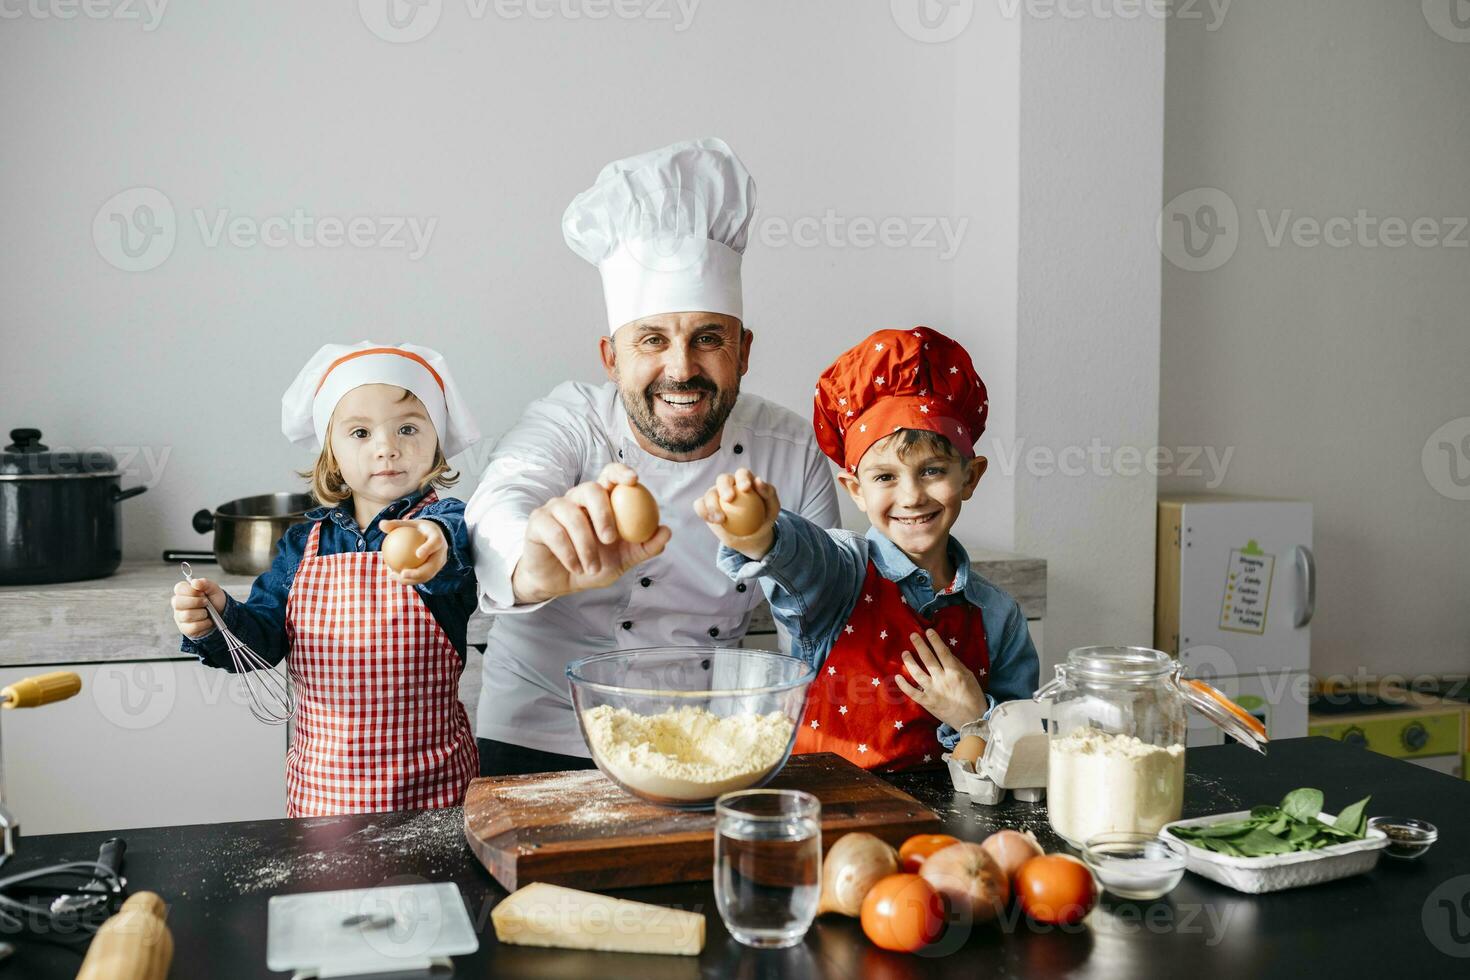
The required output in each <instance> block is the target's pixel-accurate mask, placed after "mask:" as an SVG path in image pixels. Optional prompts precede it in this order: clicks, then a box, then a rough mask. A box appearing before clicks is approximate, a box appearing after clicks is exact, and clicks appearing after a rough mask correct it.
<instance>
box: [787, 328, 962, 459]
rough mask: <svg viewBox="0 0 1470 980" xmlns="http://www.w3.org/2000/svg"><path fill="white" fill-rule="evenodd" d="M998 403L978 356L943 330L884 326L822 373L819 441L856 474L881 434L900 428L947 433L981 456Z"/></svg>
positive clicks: (816, 422)
mask: <svg viewBox="0 0 1470 980" xmlns="http://www.w3.org/2000/svg"><path fill="white" fill-rule="evenodd" d="M989 407H990V402H989V399H988V396H987V395H986V393H985V382H983V381H981V380H980V375H978V374H976V373H975V366H974V365H973V364H972V363H970V355H969V354H967V353H966V352H965V349H964V348H963V347H961V346H960V345H959V344H957V343H955V342H954V341H953V340H950V339H949V338H948V337H946V336H945V335H944V334H942V333H940V332H939V331H937V330H931V329H929V328H928V327H913V328H911V329H908V330H879V331H878V332H876V333H874V334H872V335H871V336H869V337H868V338H867V339H866V340H864V341H863V342H862V343H860V344H858V345H857V346H856V347H854V348H852V349H851V350H849V351H847V352H846V353H844V354H843V355H842V356H841V357H839V358H837V360H835V361H833V362H832V365H831V366H830V367H829V368H827V370H825V371H823V372H822V376H821V377H820V378H818V379H817V393H816V409H815V411H814V413H813V418H812V423H813V425H814V427H815V428H816V434H817V444H818V445H819V446H821V447H822V452H824V453H826V454H827V455H828V456H830V457H831V458H832V459H833V461H835V462H836V463H837V465H838V466H841V467H843V468H844V469H846V470H847V471H848V472H849V473H856V472H857V466H858V461H859V460H860V459H862V458H863V454H864V453H866V452H867V451H868V450H869V449H871V448H872V447H873V444H874V443H875V442H877V441H878V440H880V439H882V438H884V437H886V436H890V435H892V434H893V433H895V432H897V431H898V430H899V429H923V430H925V431H928V432H937V433H938V434H940V435H942V436H944V437H945V438H946V439H948V440H949V441H950V442H951V443H953V444H954V447H955V448H956V449H958V450H959V451H960V453H961V455H964V456H967V457H968V456H973V455H974V447H975V442H976V441H977V440H978V439H979V438H980V434H981V433H982V432H984V431H985V416H986V414H987V412H988V411H989Z"/></svg>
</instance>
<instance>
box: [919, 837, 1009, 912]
mask: <svg viewBox="0 0 1470 980" xmlns="http://www.w3.org/2000/svg"><path fill="white" fill-rule="evenodd" d="M919 875H920V876H921V877H922V878H923V879H924V880H925V881H927V882H928V883H929V884H931V885H933V886H934V890H935V891H937V892H939V894H941V895H943V896H944V900H945V901H946V902H948V903H949V909H950V914H951V915H960V916H964V915H966V914H968V915H969V917H970V921H972V922H989V921H990V920H991V919H994V918H996V917H997V916H999V915H1000V914H1001V913H1002V912H1004V911H1005V907H1006V902H1008V901H1010V899H1011V879H1010V876H1009V875H1007V874H1006V873H1005V871H1003V870H1002V869H1001V866H1000V865H999V864H998V863H996V860H995V858H993V857H991V856H990V855H989V854H988V853H987V852H986V850H985V848H984V847H981V846H980V845H979V844H971V843H969V842H967V841H961V842H960V843H958V844H951V845H949V846H948V847H946V848H945V849H944V850H942V851H935V852H934V853H933V854H931V855H929V860H927V861H925V862H924V866H923V867H922V868H920V869H919Z"/></svg>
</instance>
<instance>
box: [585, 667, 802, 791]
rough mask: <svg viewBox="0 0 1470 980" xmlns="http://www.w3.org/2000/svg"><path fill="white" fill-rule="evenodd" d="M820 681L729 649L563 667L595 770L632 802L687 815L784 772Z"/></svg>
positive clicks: (799, 668)
mask: <svg viewBox="0 0 1470 980" xmlns="http://www.w3.org/2000/svg"><path fill="white" fill-rule="evenodd" d="M814 677H816V670H815V669H813V668H812V667H811V666H810V665H809V664H807V663H805V662H804V661H802V660H800V659H798V658H796V657H788V656H786V655H785V654H782V653H774V652H770V651H766V650H741V649H731V648H723V647H650V648H647V649H642V650H619V651H617V652H615V653H600V654H597V655H595V656H591V657H583V658H582V659H581V660H576V661H573V662H572V663H571V664H568V665H567V679H568V681H569V682H570V684H571V689H572V706H573V707H574V708H575V710H576V713H577V724H578V725H580V726H581V729H582V737H583V739H585V740H586V742H587V747H588V749H589V750H590V751H591V752H592V759H593V761H594V762H596V763H597V767H598V768H599V769H601V770H602V772H603V773H604V774H605V775H606V776H607V777H608V778H609V779H611V780H612V781H613V782H615V783H617V784H618V785H619V786H621V787H622V788H623V789H624V790H626V791H627V792H629V793H632V794H633V795H634V796H637V797H639V798H641V799H645V800H648V801H649V802H650V803H658V804H661V805H663V806H670V807H677V808H680V809H691V810H707V809H710V808H711V807H713V806H714V802H715V798H716V797H718V796H719V795H720V794H721V793H729V792H733V791H735V790H741V789H750V788H751V787H755V786H763V785H765V783H767V782H768V781H769V780H770V779H771V778H772V777H773V776H775V775H776V773H778V772H780V771H781V767H782V766H784V765H785V764H786V760H787V758H788V757H790V755H791V747H792V745H794V744H795V743H796V728H797V725H799V724H800V723H801V716H802V713H803V712H804V710H805V707H806V692H807V688H808V687H809V686H810V685H811V682H812V679H813V678H814Z"/></svg>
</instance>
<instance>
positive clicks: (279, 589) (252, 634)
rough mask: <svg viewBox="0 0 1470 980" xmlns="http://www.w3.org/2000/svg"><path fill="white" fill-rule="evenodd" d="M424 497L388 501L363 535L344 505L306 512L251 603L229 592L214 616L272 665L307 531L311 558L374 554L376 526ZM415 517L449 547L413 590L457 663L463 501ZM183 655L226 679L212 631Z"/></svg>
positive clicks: (223, 654) (465, 543)
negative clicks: (313, 551)
mask: <svg viewBox="0 0 1470 980" xmlns="http://www.w3.org/2000/svg"><path fill="white" fill-rule="evenodd" d="M426 493H428V491H427V490H421V491H419V492H418V493H413V494H410V495H409V496H407V497H401V498H399V499H398V500H395V501H393V503H391V504H389V505H388V506H387V507H384V508H383V510H382V511H381V512H379V514H378V516H377V517H374V518H373V520H372V523H371V524H369V525H368V528H367V530H366V532H364V531H363V530H362V529H360V528H359V527H358V526H357V519H356V518H355V517H354V516H353V513H352V509H351V499H350V498H349V499H348V500H346V501H343V502H342V503H340V504H338V505H337V506H335V507H317V508H315V509H314V510H309V511H307V512H306V519H307V523H305V524H293V525H292V526H291V527H289V528H287V529H286V533H285V534H283V535H281V540H280V543H279V545H278V547H277V552H276V558H275V561H274V562H272V563H271V567H270V569H269V570H267V571H266V572H265V573H264V574H262V575H261V576H260V577H258V578H257V579H256V580H255V584H254V585H253V586H252V587H251V589H250V598H249V599H248V600H247V601H246V602H239V601H237V600H236V599H235V598H234V597H233V596H230V595H229V594H228V593H226V595H225V608H224V612H222V613H221V614H220V616H221V618H223V619H224V621H225V625H226V626H227V627H229V629H230V632H232V633H234V634H235V635H236V636H237V637H239V638H240V639H241V640H243V641H244V642H245V644H246V645H247V646H249V647H250V649H252V650H254V651H255V652H256V653H257V654H259V656H260V657H261V659H262V660H265V661H266V662H267V663H270V664H278V663H280V662H281V660H282V659H283V658H284V657H285V656H286V654H287V653H289V652H290V651H289V649H288V648H287V645H286V598H287V596H288V595H289V593H290V591H291V583H292V582H293V581H295V578H296V569H297V568H298V567H299V566H300V564H301V557H302V554H303V553H304V552H305V551H306V539H307V537H308V536H309V535H310V534H311V529H312V526H313V525H315V524H317V523H320V524H321V526H322V533H321V541H320V542H319V546H318V551H317V553H318V554H320V555H338V554H342V553H344V552H351V551H360V552H370V551H380V550H381V549H382V547H383V539H384V538H385V537H387V534H386V533H385V532H384V531H382V530H381V529H380V527H379V525H380V524H381V522H383V521H391V520H396V519H397V518H398V515H400V514H403V513H404V512H406V511H408V510H410V509H411V508H412V507H413V506H414V505H415V504H417V503H418V502H419V501H420V500H421V499H423V497H424V495H425V494H426ZM414 516H415V518H416V519H417V518H423V519H427V520H431V521H433V522H434V523H436V524H438V525H439V527H440V528H442V529H443V531H444V538H445V540H446V541H447V542H448V543H449V555H448V557H447V559H446V561H445V564H444V567H443V568H442V569H440V570H439V574H438V575H435V576H434V577H433V578H432V579H430V580H429V581H428V582H425V583H424V584H423V585H417V586H414V588H415V589H417V590H418V593H419V595H420V596H422V597H423V600H424V604H425V605H426V606H428V608H429V612H430V613H432V614H433V616H434V619H435V620H436V621H437V622H438V623H439V627H440V628H441V629H442V630H444V633H445V635H447V636H448V637H449V641H450V642H451V643H453V644H454V649H455V650H457V651H458V652H459V655H460V657H461V658H463V657H464V655H465V629H466V626H467V624H468V623H469V619H470V614H471V613H473V612H474V611H475V602H476V599H475V565H474V562H473V561H472V560H471V558H470V541H469V533H468V531H467V530H466V529H465V521H464V501H462V500H456V499H455V498H453V497H441V498H440V499H438V500H436V501H434V502H433V503H432V504H429V505H427V506H426V507H424V508H423V509H422V510H420V511H419V512H418V513H417V514H416V515H414ZM180 649H182V650H183V651H184V652H185V653H192V654H194V655H195V656H197V657H198V658H199V659H200V661H201V662H203V663H205V664H207V665H209V666H211V667H219V668H221V669H223V670H228V671H231V672H233V671H234V665H233V664H232V663H231V660H230V654H229V651H228V650H227V649H226V647H225V641H224V637H223V636H221V635H220V632H219V630H214V631H213V632H211V633H208V634H206V635H205V636H203V637H201V638H200V639H198V640H191V639H189V638H188V637H184V638H183V643H182V644H181V645H180Z"/></svg>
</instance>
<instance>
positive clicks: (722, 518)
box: [694, 467, 781, 561]
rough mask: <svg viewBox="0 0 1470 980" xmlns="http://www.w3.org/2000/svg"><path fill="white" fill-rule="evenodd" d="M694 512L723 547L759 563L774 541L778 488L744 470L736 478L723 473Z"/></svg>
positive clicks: (734, 475)
mask: <svg viewBox="0 0 1470 980" xmlns="http://www.w3.org/2000/svg"><path fill="white" fill-rule="evenodd" d="M694 512H695V513H696V514H698V515H699V517H700V519H701V520H702V521H704V522H705V523H706V524H707V525H709V529H710V530H711V531H712V532H714V535H715V537H717V538H719V539H720V543H721V544H724V545H725V546H726V547H728V548H730V549H731V550H734V551H738V552H740V553H741V554H742V555H744V556H745V557H747V558H750V559H752V560H755V561H759V560H760V559H762V558H764V557H765V556H766V553H767V552H769V551H770V550H771V543H772V542H773V541H774V540H775V537H776V535H775V531H774V530H773V529H774V528H775V526H776V515H778V514H780V513H781V499H780V497H778V496H777V495H776V488H775V487H773V486H771V485H770V484H769V483H767V482H766V481H765V480H762V479H761V478H760V477H758V476H756V475H755V474H754V473H752V472H750V470H748V469H745V468H743V467H742V468H741V469H738V470H736V471H735V472H734V474H730V473H721V474H720V477H719V479H718V480H716V481H715V485H714V486H713V487H711V488H710V489H709V490H708V491H707V492H706V493H705V495H704V496H703V497H700V498H699V499H698V500H696V501H694Z"/></svg>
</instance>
